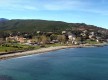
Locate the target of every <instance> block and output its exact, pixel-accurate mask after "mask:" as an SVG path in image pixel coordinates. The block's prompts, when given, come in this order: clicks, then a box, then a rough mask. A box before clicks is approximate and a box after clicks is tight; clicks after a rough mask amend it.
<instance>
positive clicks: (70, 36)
mask: <svg viewBox="0 0 108 80" xmlns="http://www.w3.org/2000/svg"><path fill="white" fill-rule="evenodd" d="M68 39H69V41H70V42H71V43H72V44H77V42H76V36H75V35H74V34H72V33H70V32H68Z"/></svg>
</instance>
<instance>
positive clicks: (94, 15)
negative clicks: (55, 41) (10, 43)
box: [0, 0, 108, 29]
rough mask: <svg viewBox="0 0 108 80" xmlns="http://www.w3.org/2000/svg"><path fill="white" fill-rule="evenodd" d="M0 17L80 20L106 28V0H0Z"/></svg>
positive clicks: (107, 1) (107, 19)
mask: <svg viewBox="0 0 108 80" xmlns="http://www.w3.org/2000/svg"><path fill="white" fill-rule="evenodd" d="M0 17H1V18H8V19H44V20H56V21H58V20H59V21H65V22H74V23H79V22H80V23H87V24H92V25H96V26H100V27H104V28H107V29H108V0H0Z"/></svg>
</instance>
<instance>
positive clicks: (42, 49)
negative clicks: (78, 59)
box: [0, 43, 107, 60]
mask: <svg viewBox="0 0 108 80" xmlns="http://www.w3.org/2000/svg"><path fill="white" fill-rule="evenodd" d="M106 45H107V44H103V43H102V44H94V45H92V44H83V45H72V46H56V47H53V46H51V47H48V48H40V49H36V50H30V51H24V52H15V53H11V54H4V55H0V60H6V59H10V58H16V57H23V56H28V55H33V54H40V53H45V52H51V51H56V50H60V49H66V48H87V47H103V46H106Z"/></svg>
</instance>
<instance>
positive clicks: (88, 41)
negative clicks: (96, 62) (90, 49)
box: [85, 40, 99, 44]
mask: <svg viewBox="0 0 108 80" xmlns="http://www.w3.org/2000/svg"><path fill="white" fill-rule="evenodd" d="M85 42H86V43H89V44H98V43H99V42H96V41H94V40H86V41H85Z"/></svg>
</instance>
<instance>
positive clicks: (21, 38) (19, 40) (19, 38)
mask: <svg viewBox="0 0 108 80" xmlns="http://www.w3.org/2000/svg"><path fill="white" fill-rule="evenodd" d="M25 40H26V38H23V37H18V39H17V42H19V43H24V42H25Z"/></svg>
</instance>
